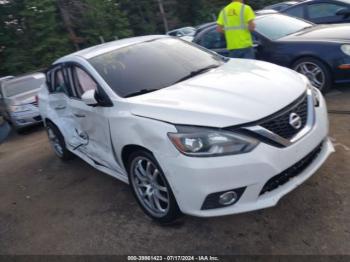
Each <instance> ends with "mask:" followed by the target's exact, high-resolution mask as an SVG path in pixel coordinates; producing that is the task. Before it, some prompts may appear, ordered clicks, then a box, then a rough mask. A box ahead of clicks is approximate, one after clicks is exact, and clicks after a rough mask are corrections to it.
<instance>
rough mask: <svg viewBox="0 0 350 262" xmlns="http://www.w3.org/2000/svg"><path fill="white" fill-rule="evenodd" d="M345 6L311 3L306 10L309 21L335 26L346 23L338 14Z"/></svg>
mask: <svg viewBox="0 0 350 262" xmlns="http://www.w3.org/2000/svg"><path fill="white" fill-rule="evenodd" d="M343 8H346V6H345V5H342V4H338V3H336V2H332V3H326V2H324V3H309V4H308V5H307V8H306V17H307V20H309V21H311V22H313V23H315V24H334V23H344V22H346V21H345V20H346V19H345V18H344V16H342V15H337V12H338V11H339V10H341V9H343Z"/></svg>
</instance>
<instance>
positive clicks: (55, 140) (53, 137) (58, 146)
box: [47, 127, 63, 157]
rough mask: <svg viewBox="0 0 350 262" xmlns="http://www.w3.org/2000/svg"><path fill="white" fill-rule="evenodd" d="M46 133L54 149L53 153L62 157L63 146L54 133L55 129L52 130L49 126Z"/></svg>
mask: <svg viewBox="0 0 350 262" xmlns="http://www.w3.org/2000/svg"><path fill="white" fill-rule="evenodd" d="M47 134H48V137H49V141H50V144H51V146H52V148H53V150H54V151H55V153H56V154H57V155H58V156H59V157H62V156H63V148H62V146H61V143H60V140H59V138H58V137H57V135H56V134H55V131H54V130H52V129H51V128H50V127H48V128H47Z"/></svg>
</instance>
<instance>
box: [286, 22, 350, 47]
mask: <svg viewBox="0 0 350 262" xmlns="http://www.w3.org/2000/svg"><path fill="white" fill-rule="evenodd" d="M280 40H285V41H286V40H287V41H321V42H341V43H350V24H339V25H319V26H314V27H312V28H309V29H305V30H303V31H301V32H299V33H296V34H293V35H289V36H286V37H283V38H281V39H280Z"/></svg>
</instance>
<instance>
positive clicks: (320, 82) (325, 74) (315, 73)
mask: <svg viewBox="0 0 350 262" xmlns="http://www.w3.org/2000/svg"><path fill="white" fill-rule="evenodd" d="M292 68H293V69H294V70H295V71H297V72H298V73H300V74H303V75H305V76H306V77H307V78H308V79H309V80H310V82H311V84H312V85H313V86H314V87H316V88H318V89H319V90H321V91H322V92H323V93H327V92H328V91H329V90H330V89H331V88H332V77H331V73H330V70H329V69H328V68H327V66H326V65H325V64H324V63H323V62H321V61H320V60H318V59H315V58H312V57H306V58H302V59H299V60H298V61H296V62H295V63H294V65H293V67H292Z"/></svg>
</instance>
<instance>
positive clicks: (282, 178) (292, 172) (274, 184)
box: [260, 143, 323, 195]
mask: <svg viewBox="0 0 350 262" xmlns="http://www.w3.org/2000/svg"><path fill="white" fill-rule="evenodd" d="M322 146H323V143H322V144H321V145H319V146H318V147H316V148H315V149H314V150H313V151H312V152H311V153H310V154H308V155H307V156H306V157H304V158H303V159H302V160H300V161H299V162H298V163H296V164H295V165H293V166H292V167H290V168H288V169H287V170H285V171H284V172H283V173H281V174H279V175H277V176H274V177H273V178H271V179H270V180H269V181H268V182H267V183H266V184H265V186H264V187H263V189H262V190H261V193H260V195H263V194H265V193H267V192H271V191H273V190H275V189H276V188H278V187H279V186H282V185H284V184H286V183H287V182H288V181H289V180H291V179H292V178H293V177H296V176H298V175H300V174H301V173H302V172H303V171H304V170H305V169H306V168H307V167H308V166H310V165H311V164H312V162H313V161H314V160H315V159H316V158H317V157H318V155H319V154H320V153H321V151H322Z"/></svg>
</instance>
